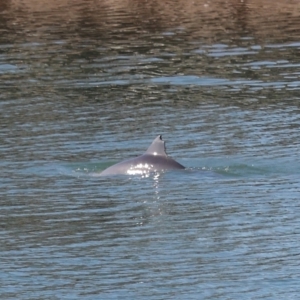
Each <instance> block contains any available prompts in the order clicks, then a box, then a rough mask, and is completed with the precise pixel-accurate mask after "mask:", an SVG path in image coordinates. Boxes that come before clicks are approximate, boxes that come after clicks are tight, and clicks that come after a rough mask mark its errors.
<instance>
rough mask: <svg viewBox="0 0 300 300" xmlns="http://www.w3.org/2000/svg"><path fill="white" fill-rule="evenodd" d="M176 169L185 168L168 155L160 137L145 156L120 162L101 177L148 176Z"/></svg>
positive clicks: (106, 170) (105, 171) (102, 173)
mask: <svg viewBox="0 0 300 300" xmlns="http://www.w3.org/2000/svg"><path fill="white" fill-rule="evenodd" d="M174 169H185V167H184V166H183V165H181V164H180V163H178V162H177V161H175V160H174V159H172V158H171V157H169V156H168V155H167V153H166V148H165V142H164V141H163V140H162V136H161V135H159V136H157V137H156V139H154V141H153V142H152V144H151V145H150V147H149V148H148V149H147V151H146V152H145V153H144V154H143V155H141V156H138V157H135V158H131V159H128V160H125V161H122V162H119V163H117V164H115V165H113V166H111V167H109V168H107V169H105V170H104V171H103V172H101V173H100V175H101V176H102V175H103V176H111V175H122V174H123V175H147V174H149V173H152V172H162V171H166V170H174Z"/></svg>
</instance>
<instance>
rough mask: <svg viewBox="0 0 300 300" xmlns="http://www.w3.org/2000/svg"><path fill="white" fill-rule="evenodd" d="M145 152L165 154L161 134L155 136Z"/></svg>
mask: <svg viewBox="0 0 300 300" xmlns="http://www.w3.org/2000/svg"><path fill="white" fill-rule="evenodd" d="M146 154H151V155H162V156H167V153H166V148H165V142H164V141H163V140H162V136H161V135H159V136H157V137H156V138H155V139H154V141H153V142H152V144H151V145H150V146H149V148H148V149H147V151H146Z"/></svg>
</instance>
